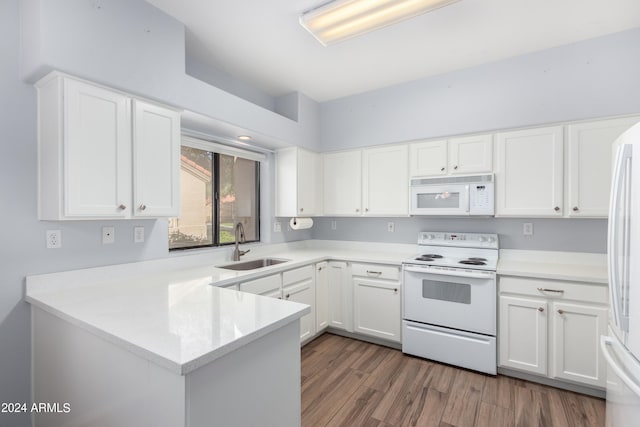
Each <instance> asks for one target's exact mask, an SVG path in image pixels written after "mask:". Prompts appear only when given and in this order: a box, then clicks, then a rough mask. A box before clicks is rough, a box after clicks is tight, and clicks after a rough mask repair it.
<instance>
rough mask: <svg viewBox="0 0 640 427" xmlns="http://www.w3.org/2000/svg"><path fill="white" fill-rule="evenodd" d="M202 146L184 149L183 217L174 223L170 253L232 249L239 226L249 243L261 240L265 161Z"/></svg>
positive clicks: (181, 202)
mask: <svg viewBox="0 0 640 427" xmlns="http://www.w3.org/2000/svg"><path fill="white" fill-rule="evenodd" d="M191 145H199V146H198V147H194V146H191ZM201 145H202V144H189V145H183V146H182V148H181V159H180V216H179V217H177V218H171V219H170V220H169V249H170V250H174V249H187V248H199V247H207V246H221V245H227V244H233V243H235V236H234V228H235V225H236V224H237V223H238V222H242V224H243V226H244V232H245V233H244V234H245V241H247V242H252V241H258V240H260V229H259V224H260V214H259V206H260V203H259V197H260V196H259V194H260V191H259V188H260V186H259V180H260V162H258V161H256V160H251V159H248V158H244V157H241V156H238V155H236V154H235V153H233V152H231V153H230V154H229V153H222V152H216V151H210V149H209V150H207V149H203V148H202V146H201ZM212 146H214V147H215V144H212ZM221 151H231V149H229V150H221Z"/></svg>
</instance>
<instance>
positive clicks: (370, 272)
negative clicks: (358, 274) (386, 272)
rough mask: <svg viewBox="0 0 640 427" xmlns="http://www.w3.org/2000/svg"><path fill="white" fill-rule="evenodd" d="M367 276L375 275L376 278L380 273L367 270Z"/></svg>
mask: <svg viewBox="0 0 640 427" xmlns="http://www.w3.org/2000/svg"><path fill="white" fill-rule="evenodd" d="M367 274H375V275H376V276H380V275H381V274H382V271H371V270H367Z"/></svg>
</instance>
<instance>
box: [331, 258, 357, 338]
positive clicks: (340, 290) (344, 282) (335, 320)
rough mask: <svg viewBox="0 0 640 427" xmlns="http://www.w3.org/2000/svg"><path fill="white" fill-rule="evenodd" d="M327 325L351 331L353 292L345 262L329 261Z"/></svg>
mask: <svg viewBox="0 0 640 427" xmlns="http://www.w3.org/2000/svg"><path fill="white" fill-rule="evenodd" d="M327 278H328V281H329V287H328V289H329V326H331V327H334V328H338V329H344V330H347V331H350V332H353V308H352V307H353V292H352V288H351V285H350V282H351V280H350V277H349V276H348V271H347V264H346V263H344V262H337V261H331V262H329V270H328V272H327Z"/></svg>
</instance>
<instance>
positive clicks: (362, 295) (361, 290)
mask: <svg viewBox="0 0 640 427" xmlns="http://www.w3.org/2000/svg"><path fill="white" fill-rule="evenodd" d="M353 293H354V295H353V307H354V308H353V327H354V329H355V330H356V331H357V332H360V333H363V334H366V335H371V336H374V337H378V338H383V339H386V340H389V341H395V342H400V329H401V318H402V315H401V313H400V307H401V303H400V301H401V300H400V283H398V282H391V281H383V280H373V279H366V278H361V277H354V278H353Z"/></svg>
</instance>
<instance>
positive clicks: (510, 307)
mask: <svg viewBox="0 0 640 427" xmlns="http://www.w3.org/2000/svg"><path fill="white" fill-rule="evenodd" d="M547 311H548V310H547V303H546V301H544V300H540V299H533V298H524V297H510V296H501V297H500V321H499V328H498V330H499V340H500V341H499V342H500V349H499V362H498V363H499V364H500V366H506V367H510V368H516V369H521V370H525V371H528V372H533V373H536V374H541V375H546V374H547Z"/></svg>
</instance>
